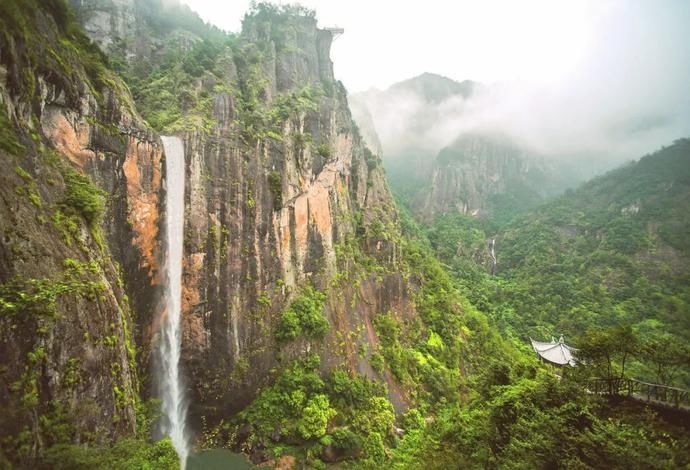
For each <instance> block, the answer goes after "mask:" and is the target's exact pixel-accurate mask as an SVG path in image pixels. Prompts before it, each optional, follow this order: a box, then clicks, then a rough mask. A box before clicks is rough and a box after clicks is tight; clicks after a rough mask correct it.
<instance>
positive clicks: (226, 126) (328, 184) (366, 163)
mask: <svg viewBox="0 0 690 470" xmlns="http://www.w3.org/2000/svg"><path fill="white" fill-rule="evenodd" d="M287 21H288V22H289V24H290V28H291V30H292V31H293V32H294V36H293V37H292V38H282V39H281V40H280V41H274V39H272V38H273V37H275V36H276V35H280V34H281V33H282V31H283V30H282V29H281V28H282V27H283V26H282V25H279V24H275V23H272V22H270V21H265V20H263V19H262V18H261V17H256V18H248V19H247V20H246V21H245V23H244V26H243V32H242V36H241V38H240V41H241V42H242V43H243V46H244V47H258V48H259V49H260V50H261V51H263V52H264V56H263V58H262V60H261V61H260V62H259V63H258V64H257V67H258V68H260V70H261V71H262V73H263V77H264V86H263V87H262V88H261V90H260V91H259V95H260V96H262V97H264V98H262V99H261V100H260V101H261V102H260V103H259V105H260V106H263V107H266V108H268V109H271V108H274V107H275V106H278V105H279V103H281V102H282V101H283V100H284V99H285V97H287V96H291V94H294V93H301V91H300V90H305V89H308V90H311V91H310V93H312V94H313V97H312V98H311V99H312V101H313V106H306V107H305V108H304V109H300V105H299V104H297V103H294V104H293V105H292V106H291V108H290V109H289V112H288V113H287V116H286V117H285V118H284V119H281V120H280V121H279V122H278V125H277V128H276V129H277V132H276V135H275V136H274V137H272V138H256V137H255V136H247V135H246V134H247V128H246V125H245V124H244V122H243V119H242V117H241V116H242V115H241V113H242V110H241V109H237V108H239V107H240V106H241V105H238V106H237V107H235V106H233V105H232V104H230V103H234V102H235V103H240V102H241V101H242V100H247V98H246V94H245V95H243V94H242V93H241V92H240V93H237V94H234V95H230V96H227V97H226V96H217V97H216V98H215V100H216V106H215V107H214V118H215V120H216V121H217V122H218V125H217V127H216V128H215V129H214V131H213V133H212V134H211V135H203V134H200V133H198V132H187V133H185V135H184V140H185V151H186V156H187V167H188V170H187V175H188V186H187V188H188V189H187V195H186V200H187V220H186V226H185V234H186V235H185V236H186V244H185V254H186V256H185V273H184V285H185V291H184V301H183V310H184V313H183V315H184V321H185V336H184V340H183V348H184V359H185V363H186V367H187V368H188V371H189V376H190V377H194V379H193V382H194V383H193V385H194V388H195V397H194V400H193V403H195V404H198V408H197V413H200V414H204V415H208V416H211V417H212V419H218V417H219V416H222V415H223V414H224V413H229V412H233V411H237V410H239V409H240V408H241V407H243V406H244V405H246V404H247V403H248V401H249V400H250V399H251V398H253V396H254V394H255V393H256V390H257V389H258V388H259V387H260V386H262V385H264V384H265V383H267V382H268V381H270V380H271V377H272V375H271V373H270V371H271V370H272V369H273V368H274V367H276V366H278V365H280V363H281V361H285V360H287V359H289V358H290V357H297V356H299V355H300V354H302V353H304V352H305V351H307V350H311V351H317V352H318V353H319V354H320V355H321V357H322V364H323V366H324V367H326V368H332V367H336V366H339V367H346V368H348V369H351V370H355V371H359V372H360V373H364V374H367V375H370V376H372V377H377V374H375V373H374V372H373V370H372V369H371V366H370V365H369V364H368V362H367V357H366V355H365V356H364V357H360V355H359V352H358V351H359V350H360V349H362V348H364V349H366V348H367V347H368V350H370V351H371V350H373V348H374V346H375V343H376V341H377V340H376V335H375V333H374V331H373V327H372V317H373V315H375V314H377V313H381V312H388V311H392V312H394V314H396V315H397V316H399V317H404V316H407V315H411V314H412V307H411V305H410V303H409V300H408V297H407V295H408V294H407V284H406V280H405V279H403V278H402V277H401V275H400V274H398V273H397V272H396V270H397V269H396V266H397V263H398V262H399V256H400V255H399V248H398V247H397V246H396V245H395V244H394V243H392V242H391V241H390V240H389V237H388V234H394V233H398V228H397V225H396V213H395V207H394V204H393V201H392V199H391V196H390V193H389V191H388V189H387V186H386V184H385V179H384V174H383V171H382V168H381V166H380V163H379V162H378V161H377V160H376V158H375V157H374V156H373V155H372V154H371V152H369V151H368V150H367V149H366V148H365V146H364V144H363V141H362V138H361V137H360V136H359V134H358V133H357V132H356V130H355V128H354V126H353V123H352V119H351V116H350V113H349V110H348V106H347V100H346V94H345V91H344V90H343V89H342V87H341V86H340V85H339V84H338V83H336V82H335V80H334V77H333V69H332V63H331V61H330V58H329V50H330V44H331V36H330V33H328V32H326V31H322V30H318V29H317V28H316V21H315V20H314V19H313V18H311V17H293V18H289V19H288V20H287ZM243 61H244V59H243V58H242V57H237V56H236V57H235V62H236V63H237V76H236V77H232V81H235V83H237V84H238V86H237V88H239V89H240V90H241V89H242V87H243V86H246V85H245V82H246V81H248V80H249V79H250V78H251V75H250V74H251V73H252V69H251V68H249V67H247V66H246V65H245V64H244V63H243ZM238 114H239V116H240V119H239V120H237V119H236V120H235V121H233V120H232V118H231V117H232V116H236V115H238ZM243 134H244V135H243ZM373 226H376V227H379V228H380V229H381V230H379V231H378V232H375V231H374V230H373V229H372V227H373ZM386 231H387V232H386ZM353 250H354V251H356V252H361V253H362V254H363V255H364V256H370V257H372V258H373V259H374V260H376V263H378V264H380V265H381V266H382V267H384V268H385V273H384V274H383V275H378V277H377V276H375V275H373V274H369V273H367V272H365V271H364V270H362V269H361V266H360V265H359V264H358V262H357V260H355V259H354V256H353ZM310 284H313V285H314V287H316V288H317V289H319V290H322V291H325V292H326V294H327V301H326V312H325V314H326V316H327V318H328V321H329V323H330V332H329V334H328V335H327V337H326V339H325V340H324V341H322V342H319V341H316V342H310V341H307V340H297V341H295V342H294V343H291V344H288V345H283V346H282V347H279V346H278V345H277V344H276V342H275V340H274V329H275V326H276V323H277V321H278V318H279V316H280V313H281V312H282V311H283V310H284V309H285V308H286V307H287V305H288V303H289V302H290V300H291V299H292V298H293V297H294V296H295V295H296V294H298V293H299V292H300V291H301V290H302V289H303V288H304V286H307V285H310ZM391 390H392V392H391V393H392V394H394V391H395V390H396V387H391ZM393 398H394V401H395V402H397V403H398V404H399V405H400V406H401V407H402V406H403V403H404V398H403V397H402V396H400V394H398V395H397V396H395V397H393Z"/></svg>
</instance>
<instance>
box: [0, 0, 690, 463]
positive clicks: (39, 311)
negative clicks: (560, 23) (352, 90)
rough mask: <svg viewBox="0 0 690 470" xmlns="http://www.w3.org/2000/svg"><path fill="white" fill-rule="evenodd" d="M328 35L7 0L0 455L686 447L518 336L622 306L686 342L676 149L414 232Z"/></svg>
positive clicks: (366, 458) (83, 2) (679, 433)
mask: <svg viewBox="0 0 690 470" xmlns="http://www.w3.org/2000/svg"><path fill="white" fill-rule="evenodd" d="M332 40H333V33H332V32H331V31H330V30H328V29H320V28H318V27H317V21H316V17H315V12H314V11H312V10H309V9H307V8H304V7H301V6H297V5H281V6H278V5H272V4H268V3H259V4H253V6H252V8H251V9H250V11H249V12H247V14H246V16H245V17H244V21H243V24H242V30H241V32H239V33H237V34H233V33H226V32H223V31H220V30H218V29H217V28H214V27H211V26H209V25H207V24H205V23H204V22H203V21H202V20H201V19H200V18H199V17H198V16H197V15H196V14H195V13H193V12H192V11H191V10H190V9H189V8H187V7H185V6H182V5H180V4H179V3H177V2H176V1H170V0H72V1H71V2H69V3H67V2H65V1H64V0H45V1H43V0H41V1H38V0H22V1H20V0H7V1H3V2H1V3H0V164H2V166H3V168H4V170H3V171H2V172H0V183H1V184H0V232H2V237H0V468H40V469H43V468H45V469H53V468H56V469H92V468H108V469H112V468H115V469H131V468H155V469H159V468H160V469H172V468H180V467H183V468H184V467H185V465H187V468H208V465H211V463H209V462H210V461H208V460H206V461H205V460H204V456H205V455H208V454H207V452H206V451H211V450H216V451H223V452H233V453H234V454H231V455H227V454H221V460H222V459H225V460H222V462H221V463H222V464H224V465H230V462H233V465H240V466H246V467H248V466H249V463H248V462H249V461H251V462H253V463H254V464H261V465H263V466H267V467H271V468H325V467H328V466H331V467H334V468H343V467H347V468H362V469H365V468H367V469H370V468H410V469H413V468H414V469H416V468H444V469H445V468H455V467H458V466H461V467H465V466H467V467H472V468H494V467H511V466H515V467H524V468H533V467H547V468H555V467H564V468H567V467H576V468H586V467H593V466H606V467H607V468H608V467H610V468H613V467H617V466H618V467H620V466H622V465H621V462H624V463H625V465H623V466H626V467H627V466H633V467H634V466H638V467H639V468H646V467H650V466H658V467H666V468H668V467H683V466H687V465H689V464H690V457H688V456H689V455H690V432H689V431H688V429H687V427H686V426H687V425H686V424H685V423H684V422H683V420H682V419H678V418H677V415H676V414H674V413H670V414H667V413H663V412H659V409H657V408H653V407H647V406H645V405H643V404H640V403H637V402H635V401H626V400H620V399H619V398H617V397H613V398H612V397H604V396H600V395H598V394H592V393H587V391H588V383H589V382H588V380H589V379H590V378H591V377H592V376H593V375H594V374H597V373H598V371H599V369H598V368H597V367H598V366H597V365H598V362H597V360H598V359H597V358H596V357H595V356H592V357H593V359H592V361H591V365H585V364H583V366H582V367H577V368H573V369H567V370H565V369H562V370H559V371H558V373H557V374H556V373H554V370H553V368H551V367H549V366H546V365H544V364H542V363H540V362H539V361H538V360H537V359H535V357H534V356H533V355H532V354H531V353H528V352H526V350H527V348H526V346H525V344H526V343H525V340H526V335H527V334H542V335H545V334H547V332H551V331H553V330H554V329H559V330H561V332H563V333H565V334H567V335H568V337H570V336H571V335H572V336H573V337H574V338H575V337H578V335H579V334H580V330H582V329H586V328H585V327H590V326H594V327H600V326H601V327H606V326H608V325H609V324H612V325H613V324H614V323H615V324H616V325H618V324H619V323H624V322H622V320H623V319H624V320H625V321H626V322H629V323H630V324H631V325H632V326H631V328H632V329H633V330H634V332H635V333H637V332H640V334H641V332H643V331H644V332H645V334H647V336H646V337H645V338H646V339H650V340H651V339H653V340H654V341H657V340H658V341H666V339H667V338H669V337H670V338H672V339H673V338H676V340H677V341H682V340H683V339H686V338H687V335H686V333H687V326H688V325H687V316H683V313H682V312H684V311H685V312H687V310H686V308H687V303H688V294H687V282H686V281H687V268H686V266H687V263H686V262H685V261H686V258H687V256H688V253H687V247H688V245H687V241H686V240H685V238H684V237H683V232H684V231H687V228H688V214H687V206H686V205H683V201H685V200H687V196H688V194H687V192H688V191H687V190H688V180H687V171H684V170H685V169H686V166H687V155H688V152H687V150H688V141H680V142H678V143H676V144H674V145H673V146H672V147H669V148H668V149H665V150H664V151H662V152H661V153H660V154H659V155H655V156H651V157H647V158H645V159H643V160H641V161H640V162H639V163H636V164H634V165H631V166H630V167H626V168H623V169H621V170H618V171H617V172H614V173H612V174H610V175H607V176H605V177H602V178H600V179H598V180H595V181H593V182H591V183H589V184H588V185H586V186H584V187H582V188H581V189H578V190H577V191H575V192H572V193H568V194H567V195H565V196H563V197H562V198H560V199H557V200H556V201H554V202H552V203H549V204H548V205H546V206H544V207H542V208H540V209H538V210H537V211H535V212H533V213H532V214H531V215H529V216H527V217H525V218H518V219H516V220H514V221H513V222H511V223H510V224H509V225H507V227H506V228H505V229H501V231H500V232H499V231H498V229H499V228H501V227H504V226H506V222H505V220H507V217H505V220H501V221H500V223H498V222H497V221H496V219H495V216H497V214H498V213H497V212H493V213H492V212H489V213H487V217H486V218H468V217H466V216H463V215H462V214H461V212H468V211H458V212H457V213H453V211H445V210H441V211H438V212H439V213H441V212H446V213H445V215H444V216H443V217H438V218H436V219H433V222H432V223H428V220H423V219H420V220H422V222H423V224H419V223H418V222H417V221H415V220H414V219H413V218H412V217H411V216H410V215H409V213H408V211H407V209H406V207H405V206H399V205H398V204H396V202H395V200H394V198H393V197H392V195H391V191H390V190H389V187H388V183H387V180H386V175H385V173H384V169H383V166H382V161H381V156H380V149H378V148H375V149H374V150H373V151H372V150H371V149H370V148H369V147H368V146H367V145H366V144H365V142H364V138H363V136H362V134H365V135H367V137H368V138H369V139H371V140H372V141H373V142H375V141H376V139H377V137H378V135H377V133H376V131H375V130H374V129H370V130H368V131H367V132H362V134H360V131H359V129H358V128H357V126H356V125H355V123H354V121H353V119H352V115H351V111H350V108H349V105H348V96H347V92H346V90H345V88H344V86H343V85H342V84H341V83H340V82H338V81H337V80H336V79H335V77H334V74H333V64H332V62H331V58H330V47H331V43H332ZM401 89H405V90H407V91H405V93H407V92H410V93H413V94H415V95H419V96H423V98H424V100H426V101H427V102H434V103H438V102H443V101H444V100H445V99H446V98H448V97H451V98H452V97H455V98H457V99H459V100H464V99H466V98H467V97H469V96H471V95H472V93H474V91H475V89H476V85H475V84H473V83H471V82H463V83H460V84H457V83H455V82H453V81H452V80H449V79H445V78H442V77H437V76H433V75H424V76H422V77H420V78H419V79H418V80H413V81H411V82H410V83H409V84H408V86H406V87H402V88H401ZM398 91H400V90H398ZM434 112H436V111H434ZM419 124H420V125H424V126H425V125H426V124H424V123H423V122H422V121H419ZM491 145H494V144H493V143H492V144H491ZM491 145H490V146H491ZM511 145H513V143H512V142H511V143H510V144H509V145H507V148H508V149H509V150H510V149H512V148H513V147H511ZM458 146H459V147H460V148H462V145H460V143H458ZM452 149H453V146H450V147H449V150H448V152H450V153H452V152H451V150H452ZM456 149H457V148H456ZM384 151H385V149H384ZM450 153H446V154H443V153H442V155H445V156H446V157H449V155H450ZM489 153H490V152H489ZM506 153H507V154H510V151H507V152H506ZM442 155H440V156H439V158H441V157H442ZM434 156H435V154H434ZM444 158H445V157H444ZM449 158H450V159H451V160H452V159H453V158H455V156H454V155H450V157H449ZM458 160H459V161H460V162H461V163H462V166H463V169H462V171H463V172H464V173H463V174H464V175H465V178H466V179H467V178H470V179H477V181H473V182H476V183H477V185H478V187H479V186H481V184H480V183H481V182H482V181H483V182H484V183H487V181H488V180H487V179H486V178H484V176H487V175H488V176H487V177H490V176H491V175H490V173H491V172H492V171H494V170H495V169H491V171H484V172H483V173H482V171H483V170H481V169H480V170H476V168H473V167H472V159H469V160H468V159H465V158H464V156H463V157H462V158H459V159H458ZM498 160H501V161H503V160H505V161H507V162H508V166H510V167H511V168H512V167H515V168H517V169H518V172H519V171H521V170H519V168H522V167H521V165H523V163H524V162H522V163H521V162H518V161H513V159H512V157H510V155H508V157H506V158H503V157H500V156H499V158H498ZM482 161H484V162H485V163H486V162H491V161H492V160H491V159H484V160H482ZM649 162H654V163H649ZM504 163H505V162H504ZM657 163H658V164H657ZM476 171H479V173H481V175H480V176H477V177H476V178H475V176H472V175H475V174H477V173H476ZM473 172H475V173H473ZM494 173H495V171H494ZM499 173H500V172H499ZM491 174H493V173H491ZM501 175H502V174H501ZM529 175H530V177H531V175H532V173H531V170H530V172H529ZM482 178H484V179H483V180H482ZM501 178H503V175H502V176H501ZM502 181H503V179H502V180H501V182H498V183H497V185H498V186H499V187H500V186H501V185H502V184H503V183H502ZM505 181H512V182H515V181H517V182H519V183H520V184H521V182H524V181H523V180H521V179H520V178H517V179H511V177H507V176H506V177H505ZM494 183H496V182H495V181H494ZM415 184H416V183H415ZM430 184H431V183H430ZM482 184H483V183H482ZM536 184H540V183H536ZM487 185H489V186H490V184H489V183H487ZM518 186H519V184H518ZM640 186H642V187H643V188H644V189H640ZM415 188H417V187H415ZM454 188H455V189H456V190H458V191H463V190H464V184H463V185H460V186H457V185H456V186H454ZM492 188H493V187H492ZM492 188H489V189H487V190H486V191H484V192H481V191H480V192H481V194H482V197H483V196H484V195H495V194H498V193H500V192H501V191H498V192H495V191H493V189H492ZM417 189H418V188H417ZM482 191H483V190H482ZM492 191H493V192H492ZM175 196H179V198H176V197H175ZM171 201H178V202H179V205H176V203H174V202H171ZM473 204H474V203H472V204H470V206H471V207H474V206H473ZM479 204H481V202H479V203H477V205H479ZM534 204H536V202H534ZM482 207H484V206H482ZM523 209H525V210H527V208H526V207H523ZM470 212H471V211H470ZM491 217H494V219H492V218H491ZM177 228H179V232H178V231H176V230H177ZM173 232H174V233H173ZM487 237H495V238H496V240H497V241H496V247H497V255H498V259H499V262H498V265H497V269H498V271H497V272H498V276H497V277H496V278H492V277H490V276H489V275H488V274H487V272H486V267H485V266H484V264H485V263H488V262H489V258H488V257H487V252H486V243H487ZM175 247H178V248H179V252H178V251H177V249H176V248H175ZM173 258H175V259H173ZM444 263H445V265H444ZM175 266H176V267H179V269H180V272H178V271H177V270H176V268H174V267H175ZM590 267H591V269H590ZM549 272H552V273H553V274H554V275H553V276H548V275H547V273H549ZM175 273H177V274H175ZM571 273H572V276H573V277H575V278H578V276H579V279H580V280H581V282H580V283H579V284H578V283H577V282H571V281H572V280H571V281H569V285H568V286H566V287H570V285H574V286H576V287H577V291H576V292H572V291H568V290H567V289H566V288H565V287H564V285H563V284H564V282H565V279H570V277H569V276H571ZM575 281H577V279H575ZM631 284H632V286H634V287H635V288H634V289H632V288H631ZM541 288H543V290H541ZM652 308H660V309H661V310H660V312H659V314H658V315H657V314H654V315H652V314H650V310H651V309H652ZM597 309H599V310H597ZM599 312H601V314H599ZM580 313H581V314H580ZM518 317H519V318H518ZM624 333H625V332H624ZM657 333H658V334H659V335H656V334H657ZM655 335H656V336H655ZM583 338H584V339H588V338H589V337H588V336H586V335H584V336H583ZM646 339H645V341H646ZM589 340H590V343H593V340H591V338H589ZM677 341H676V343H677ZM676 343H674V344H676ZM583 344H585V343H583ZM646 344H653V343H650V342H648V343H646ZM681 346H682V344H681V345H679V346H678V347H679V348H680V349H681V350H682V347H681ZM591 349H592V350H594V349H595V348H591ZM583 351H590V349H587V348H585V349H583ZM615 352H616V353H617V352H618V350H616V351H615ZM616 361H618V360H617V359H616ZM645 364H647V363H646V362H645V361H644V360H639V361H637V364H636V365H635V367H637V369H636V370H637V371H640V372H641V373H644V374H651V373H652V372H653V370H652V366H651V365H645ZM649 364H652V363H651V362H649ZM613 366H614V368H615V369H616V371H617V370H619V367H620V365H619V363H618V362H616V363H615V364H613ZM645 367H646V368H645ZM673 367H676V365H673ZM668 370H669V369H668V368H666V369H664V371H666V372H667V371H668ZM675 377H676V380H677V378H678V377H681V378H682V377H685V376H684V375H683V374H682V373H676V374H675ZM237 454H241V458H239V460H238V456H237ZM213 455H215V454H213ZM188 456H189V457H190V458H189V460H187V457H188ZM245 458H246V459H247V462H245Z"/></svg>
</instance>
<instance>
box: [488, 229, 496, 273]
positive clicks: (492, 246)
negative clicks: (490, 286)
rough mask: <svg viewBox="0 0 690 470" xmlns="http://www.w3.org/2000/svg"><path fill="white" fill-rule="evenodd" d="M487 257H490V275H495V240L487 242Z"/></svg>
mask: <svg viewBox="0 0 690 470" xmlns="http://www.w3.org/2000/svg"><path fill="white" fill-rule="evenodd" d="M489 256H490V257H491V275H492V276H493V275H494V274H495V273H496V239H495V238H491V239H490V240H489Z"/></svg>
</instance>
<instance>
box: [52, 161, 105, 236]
mask: <svg viewBox="0 0 690 470" xmlns="http://www.w3.org/2000/svg"><path fill="white" fill-rule="evenodd" d="M63 178H64V180H65V195H64V197H63V199H62V202H61V205H62V207H63V209H64V210H65V212H66V213H67V214H68V215H69V214H73V215H80V216H81V217H83V218H84V220H85V221H86V223H87V224H88V225H89V227H91V228H94V227H95V226H96V225H97V224H98V223H99V222H100V221H101V216H102V215H103V207H104V204H105V193H104V192H103V191H101V190H100V189H98V188H97V187H96V186H95V185H94V184H93V183H92V182H91V180H90V179H89V178H88V177H86V176H84V175H82V174H81V173H79V172H78V171H77V170H75V169H73V168H65V169H64V170H63Z"/></svg>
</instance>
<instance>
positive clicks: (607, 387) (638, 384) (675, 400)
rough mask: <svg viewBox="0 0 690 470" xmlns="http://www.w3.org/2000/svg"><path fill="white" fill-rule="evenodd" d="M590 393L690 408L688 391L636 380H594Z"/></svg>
mask: <svg viewBox="0 0 690 470" xmlns="http://www.w3.org/2000/svg"><path fill="white" fill-rule="evenodd" d="M590 391H591V392H593V393H598V394H603V395H627V396H630V397H633V398H635V399H637V400H646V401H648V402H654V403H659V404H663V405H667V406H673V407H674V408H688V407H690V393H689V392H688V390H685V389H682V388H678V387H671V386H669V385H660V384H653V383H649V382H642V381H641V380H636V379H626V378H622V379H592V380H591V381H590Z"/></svg>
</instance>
